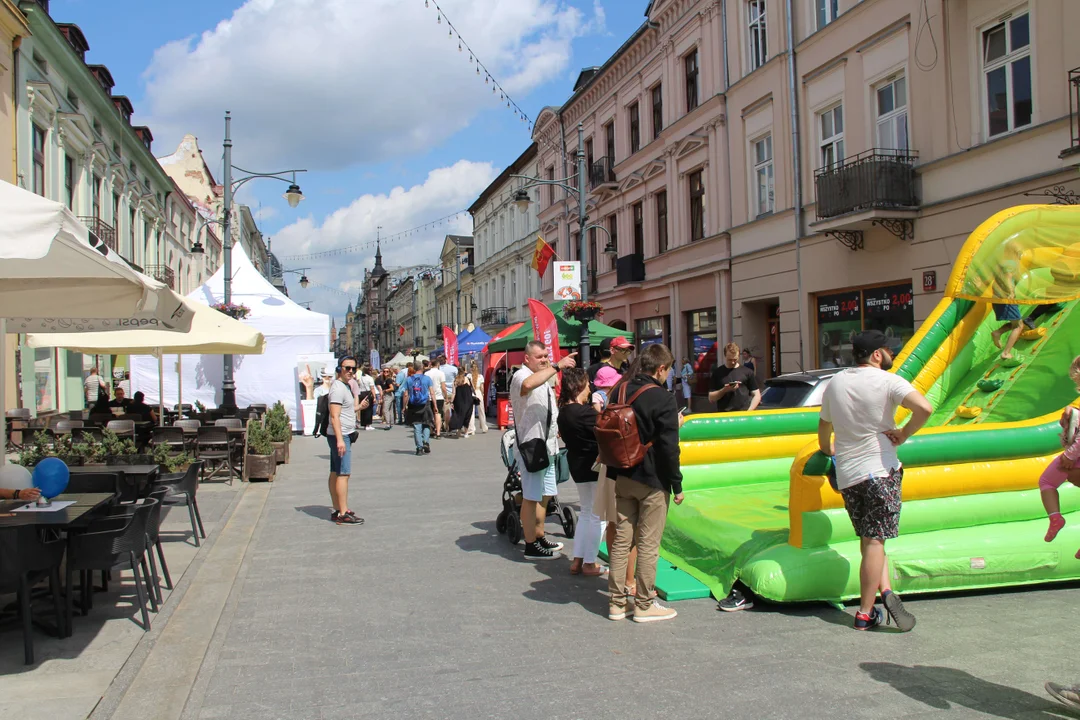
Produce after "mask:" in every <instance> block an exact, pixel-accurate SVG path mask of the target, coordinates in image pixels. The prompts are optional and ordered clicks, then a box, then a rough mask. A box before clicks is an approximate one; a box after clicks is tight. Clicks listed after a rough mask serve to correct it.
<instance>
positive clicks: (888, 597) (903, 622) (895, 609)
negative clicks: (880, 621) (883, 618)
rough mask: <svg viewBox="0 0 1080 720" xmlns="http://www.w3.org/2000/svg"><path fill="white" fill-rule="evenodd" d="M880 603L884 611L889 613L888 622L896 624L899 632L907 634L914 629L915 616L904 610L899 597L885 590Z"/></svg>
mask: <svg viewBox="0 0 1080 720" xmlns="http://www.w3.org/2000/svg"><path fill="white" fill-rule="evenodd" d="M881 602H882V604H883V605H885V611H886V612H887V613H889V617H888V619H889V620H892V621H893V622H894V623H896V627H898V628H899V629H900V632H909V631H910V630H911V629H912V628H914V627H915V616H914V615H912V614H911V613H909V612H908V611H907V610H905V609H904V603H902V602H900V596H899V595H897V594H896V593H894V592H893V591H892V590H886V591H885V592H884V593H882V594H881Z"/></svg>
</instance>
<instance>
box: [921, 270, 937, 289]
mask: <svg viewBox="0 0 1080 720" xmlns="http://www.w3.org/2000/svg"><path fill="white" fill-rule="evenodd" d="M922 289H923V292H934V291H935V290H937V270H923V274H922Z"/></svg>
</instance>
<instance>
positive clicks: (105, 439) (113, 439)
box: [101, 430, 139, 458]
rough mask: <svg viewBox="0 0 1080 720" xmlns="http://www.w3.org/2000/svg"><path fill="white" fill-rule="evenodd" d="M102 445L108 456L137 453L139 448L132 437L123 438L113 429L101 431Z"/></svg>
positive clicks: (104, 453)
mask: <svg viewBox="0 0 1080 720" xmlns="http://www.w3.org/2000/svg"><path fill="white" fill-rule="evenodd" d="M101 447H102V449H103V453H102V454H103V455H104V457H106V458H110V457H117V456H120V455H137V454H138V452H139V448H138V446H137V445H135V441H134V440H132V439H131V438H124V439H123V440H121V439H120V438H119V437H117V435H116V433H114V432H113V431H112V430H102V431H101Z"/></svg>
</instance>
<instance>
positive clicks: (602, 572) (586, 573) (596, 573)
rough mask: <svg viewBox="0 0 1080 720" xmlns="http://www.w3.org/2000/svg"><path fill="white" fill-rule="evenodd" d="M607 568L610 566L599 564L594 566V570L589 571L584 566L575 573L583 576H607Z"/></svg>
mask: <svg viewBox="0 0 1080 720" xmlns="http://www.w3.org/2000/svg"><path fill="white" fill-rule="evenodd" d="M609 569H610V568H608V566H607V565H601V566H600V567H598V568H596V570H594V571H590V570H586V569H585V568H582V569H581V570H578V572H577V573H576V574H580V575H584V576H585V577H605V576H607V574H608V570H609Z"/></svg>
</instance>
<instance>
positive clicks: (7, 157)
mask: <svg viewBox="0 0 1080 720" xmlns="http://www.w3.org/2000/svg"><path fill="white" fill-rule="evenodd" d="M29 34H30V26H29V25H27V23H26V18H25V17H23V14H22V13H21V12H19V8H18V7H16V6H15V4H14V3H13V2H11V0H0V180H3V181H4V182H9V183H15V182H16V178H17V177H18V167H17V166H16V157H15V98H14V97H13V96H12V76H13V75H12V74H13V72H14V63H15V49H16V48H18V47H19V45H20V43H21V42H22V39H23V38H24V37H25V36H27V35H29ZM18 346H19V338H18V336H17V335H5V336H4V349H3V352H4V377H3V378H0V382H2V383H3V384H4V386H3V387H4V400H5V404H6V405H7V406H10V407H15V406H16V404H17V403H18V397H19V393H18V383H17V382H16V375H15V351H16V349H17V348H18ZM2 409H6V407H5V408H2Z"/></svg>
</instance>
